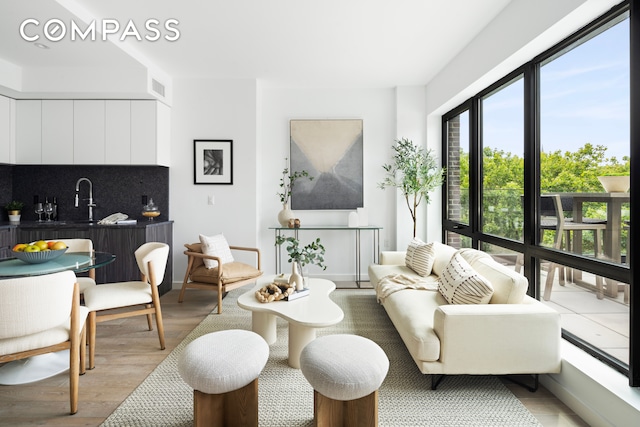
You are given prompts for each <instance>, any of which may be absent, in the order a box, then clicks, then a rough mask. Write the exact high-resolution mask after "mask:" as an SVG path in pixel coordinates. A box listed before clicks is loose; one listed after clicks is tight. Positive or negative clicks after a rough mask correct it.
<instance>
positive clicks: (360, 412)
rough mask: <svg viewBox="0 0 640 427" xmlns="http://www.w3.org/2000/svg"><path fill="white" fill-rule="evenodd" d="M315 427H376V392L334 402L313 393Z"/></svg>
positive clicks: (315, 392)
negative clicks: (358, 397)
mask: <svg viewBox="0 0 640 427" xmlns="http://www.w3.org/2000/svg"><path fill="white" fill-rule="evenodd" d="M313 420H314V424H313V425H314V426H316V427H377V425H378V390H376V391H374V392H373V393H371V394H369V395H367V396H364V397H361V398H360V399H355V400H347V401H343V400H334V399H331V398H329V397H327V396H324V395H322V394H321V393H318V392H317V391H316V390H314V391H313Z"/></svg>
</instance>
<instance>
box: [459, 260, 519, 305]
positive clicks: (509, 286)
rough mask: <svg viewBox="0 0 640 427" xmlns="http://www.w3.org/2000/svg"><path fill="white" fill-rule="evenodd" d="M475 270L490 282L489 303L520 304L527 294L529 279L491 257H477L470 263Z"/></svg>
mask: <svg viewBox="0 0 640 427" xmlns="http://www.w3.org/2000/svg"><path fill="white" fill-rule="evenodd" d="M471 266H472V267H473V269H474V270H475V271H477V272H478V273H479V274H481V275H482V276H483V277H484V278H485V279H487V280H488V281H490V282H491V285H492V286H493V296H492V297H491V301H490V303H491V304H521V303H522V301H523V300H524V297H525V295H526V294H527V289H528V288H529V281H528V280H527V278H526V277H524V276H523V275H522V274H519V273H517V272H516V271H515V270H513V269H511V268H509V267H506V266H504V265H502V264H500V263H498V262H496V261H494V260H493V258H491V257H489V258H479V259H477V260H475V261H474V262H473V263H471Z"/></svg>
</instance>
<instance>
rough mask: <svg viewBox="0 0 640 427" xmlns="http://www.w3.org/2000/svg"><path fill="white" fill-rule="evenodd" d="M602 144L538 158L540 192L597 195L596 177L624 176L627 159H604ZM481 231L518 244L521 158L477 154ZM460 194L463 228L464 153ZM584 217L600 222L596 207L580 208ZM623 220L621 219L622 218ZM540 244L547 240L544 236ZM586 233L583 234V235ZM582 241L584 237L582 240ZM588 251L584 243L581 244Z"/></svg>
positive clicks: (487, 151) (600, 208) (600, 207)
mask: <svg viewBox="0 0 640 427" xmlns="http://www.w3.org/2000/svg"><path fill="white" fill-rule="evenodd" d="M606 151H607V148H606V147H604V146H602V145H592V144H589V143H587V144H585V145H584V146H583V147H580V148H579V149H578V150H577V151H575V152H572V151H564V152H563V151H561V150H557V151H553V152H542V153H541V154H540V164H541V168H540V169H541V170H540V188H541V190H542V192H543V193H549V192H601V191H603V189H602V185H601V184H600V182H599V181H598V176H601V175H629V171H630V167H631V162H630V158H629V157H626V156H625V157H623V158H622V159H621V160H618V159H617V158H615V157H607V156H606ZM482 168H483V169H482V173H483V197H484V199H483V224H482V229H483V232H485V233H488V234H496V235H499V236H503V237H507V238H512V239H520V238H521V237H522V218H523V213H522V202H521V196H522V194H524V159H522V158H521V157H519V156H517V155H513V154H511V153H510V152H505V151H503V150H497V149H493V148H490V147H486V148H484V150H483V163H482ZM460 187H461V188H460V190H461V200H460V203H461V205H462V206H461V207H462V209H461V212H462V213H463V217H462V218H461V220H462V222H465V223H468V221H469V218H468V212H469V154H468V153H464V152H463V153H461V155H460ZM583 214H584V216H585V217H592V218H606V206H605V205H604V204H602V203H590V204H586V205H585V211H584V212H583ZM623 216H624V215H623ZM547 234H549V236H545V242H546V241H547V240H548V241H549V242H550V241H551V239H552V238H553V236H552V235H551V234H552V233H547ZM589 234H590V233H587V235H589ZM584 237H586V238H590V237H587V236H584ZM586 245H587V246H589V243H588V242H586Z"/></svg>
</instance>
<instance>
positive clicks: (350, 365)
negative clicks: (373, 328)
mask: <svg viewBox="0 0 640 427" xmlns="http://www.w3.org/2000/svg"><path fill="white" fill-rule="evenodd" d="M300 369H301V370H302V374H303V375H304V377H305V378H306V379H307V381H309V384H311V386H312V387H313V414H314V424H315V425H316V426H319V427H325V426H326V427H339V426H358V427H373V426H377V425H378V388H380V385H381V384H382V382H383V381H384V379H385V377H386V376H387V372H388V371H389V359H388V358H387V355H386V354H385V352H384V351H383V350H382V349H381V348H380V347H379V346H378V345H377V344H376V343H375V342H373V341H371V340H370V339H368V338H364V337H361V336H358V335H348V334H338V335H327V336H323V337H320V338H317V339H316V340H314V341H312V342H310V343H309V344H307V346H306V347H305V348H304V349H303V350H302V354H301V355H300Z"/></svg>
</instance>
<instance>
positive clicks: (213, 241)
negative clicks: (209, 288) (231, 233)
mask: <svg viewBox="0 0 640 427" xmlns="http://www.w3.org/2000/svg"><path fill="white" fill-rule="evenodd" d="M200 243H202V253H203V254H206V255H211V256H215V257H218V258H220V262H221V263H222V264H226V263H228V262H233V255H232V254H231V249H230V248H229V243H227V239H226V238H225V237H224V235H223V234H216V235H215V236H205V235H203V234H201V235H200ZM204 265H205V266H206V267H207V268H214V267H217V266H218V261H216V260H213V259H205V260H204Z"/></svg>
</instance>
